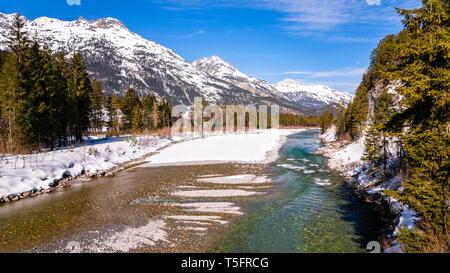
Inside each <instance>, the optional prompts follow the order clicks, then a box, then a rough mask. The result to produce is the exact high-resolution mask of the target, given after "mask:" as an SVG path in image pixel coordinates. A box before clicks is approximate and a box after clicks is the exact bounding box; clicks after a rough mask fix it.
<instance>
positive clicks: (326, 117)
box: [319, 109, 334, 134]
mask: <svg viewBox="0 0 450 273" xmlns="http://www.w3.org/2000/svg"><path fill="white" fill-rule="evenodd" d="M319 119H320V128H321V129H322V134H323V133H325V131H326V130H328V128H330V127H331V125H332V124H333V121H334V116H333V113H331V111H330V110H328V109H327V110H325V112H323V113H322V115H321V116H320V118H319Z"/></svg>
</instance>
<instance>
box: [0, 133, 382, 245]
mask: <svg viewBox="0 0 450 273" xmlns="http://www.w3.org/2000/svg"><path fill="white" fill-rule="evenodd" d="M317 135H318V132H317V131H315V130H310V131H304V132H301V133H298V134H295V135H291V136H289V137H288V138H287V141H286V143H285V144H284V145H283V147H282V148H281V150H280V158H279V159H278V160H277V161H276V162H274V163H272V164H269V165H268V166H266V165H261V164H234V163H227V164H208V165H193V166H160V167H149V166H145V165H140V166H136V167H133V168H129V169H126V170H124V171H121V172H118V173H117V175H116V176H115V177H112V178H99V179H96V180H95V181H87V180H86V181H83V180H79V181H77V182H75V183H73V184H72V185H71V186H70V187H67V188H63V189H60V190H58V191H56V192H53V193H50V194H45V195H40V196H36V197H33V198H28V199H24V200H21V201H19V202H14V203H10V204H5V205H3V206H0V252H68V251H73V250H74V249H75V250H78V251H81V252H205V251H208V252H364V251H366V250H365V246H366V244H367V243H368V242H369V241H374V240H377V236H378V231H379V230H380V223H379V222H378V218H377V216H376V215H375V214H374V213H373V212H372V211H371V210H370V209H368V208H367V207H366V205H365V204H364V203H362V202H361V201H359V200H358V199H357V198H356V197H355V196H354V193H353V192H352V191H351V190H350V189H348V188H347V187H346V186H345V182H344V181H343V180H342V178H341V177H339V176H338V175H337V174H336V173H334V172H333V171H331V170H329V169H328V168H327V166H326V159H325V158H324V157H322V156H319V155H314V154H313V152H315V151H316V150H317V149H318V148H320V147H321V146H322V143H321V141H320V140H319V139H318V138H317Z"/></svg>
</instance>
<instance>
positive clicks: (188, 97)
mask: <svg viewBox="0 0 450 273" xmlns="http://www.w3.org/2000/svg"><path fill="white" fill-rule="evenodd" d="M14 16H15V15H14V14H3V13H1V12H0V50H7V43H6V39H7V38H6V37H7V36H8V33H9V29H10V27H11V25H12V22H13V20H14ZM24 20H25V23H26V24H25V30H26V31H27V32H28V36H29V38H31V39H32V40H36V41H38V42H39V43H40V44H41V45H44V44H45V45H47V46H48V47H49V48H50V49H52V50H53V51H54V52H57V51H65V52H66V53H67V54H68V56H69V57H70V56H71V55H73V54H74V53H75V52H79V53H81V54H82V56H83V59H84V60H85V63H86V68H87V70H88V73H89V75H90V76H91V77H92V78H96V79H98V80H100V81H101V82H102V85H103V89H104V92H107V93H113V92H116V93H119V94H123V93H124V92H125V91H126V90H127V89H128V88H129V87H134V88H135V89H136V91H137V92H138V93H139V94H140V95H143V94H146V93H150V92H152V93H155V94H157V95H158V96H159V97H161V98H168V99H170V100H171V102H172V103H173V104H177V103H184V104H188V105H190V104H192V102H193V100H194V98H195V97H198V96H201V97H204V98H205V99H206V100H207V101H208V102H210V103H216V102H218V103H220V104H222V105H224V104H226V103H228V102H230V101H231V102H233V103H236V104H244V105H248V104H253V103H255V104H259V105H261V104H278V105H279V106H280V108H281V109H284V110H286V111H291V112H298V113H300V114H313V113H317V111H316V110H317V109H318V107H317V105H318V102H319V103H321V102H323V103H325V104H327V103H329V102H338V101H339V98H338V99H334V100H333V97H332V95H330V94H334V93H333V92H336V91H334V90H331V89H330V92H329V93H330V94H328V95H327V96H325V95H320V96H319V97H321V98H322V100H312V99H310V100H307V99H303V100H302V99H301V98H303V97H302V96H300V95H301V94H302V93H300V92H296V93H298V94H296V95H293V94H291V93H290V92H286V93H285V92H284V91H283V90H284V89H281V90H279V89H278V87H277V86H272V85H271V84H269V83H267V82H265V81H263V80H259V79H256V78H253V77H249V76H247V75H245V74H244V73H242V72H240V71H238V70H237V69H236V68H234V67H233V66H232V65H230V64H229V63H226V62H225V61H223V60H222V59H220V58H219V57H216V56H215V57H210V58H203V59H200V60H197V61H195V62H193V63H192V64H191V63H189V62H187V61H186V60H185V59H183V58H182V57H181V56H179V55H178V54H176V53H175V52H174V51H172V50H170V49H168V48H166V47H164V46H162V45H159V44H157V43H155V42H152V41H148V40H146V39H144V38H143V37H141V36H139V35H137V34H135V33H133V32H131V31H130V30H128V29H127V28H126V27H125V26H124V25H123V24H122V23H121V22H120V21H119V20H117V19H114V18H103V19H99V20H96V21H88V20H86V19H84V18H81V17H80V18H79V19H78V20H76V21H62V20H58V19H54V18H48V17H41V18H37V19H35V20H33V21H30V20H27V19H26V18H24ZM280 91H281V92H280ZM297 91H298V90H297ZM311 94H314V92H312V93H311ZM336 94H341V93H340V92H336ZM311 96H312V95H311ZM306 97H307V96H306ZM323 98H327V100H326V101H324V100H323ZM310 102H311V104H310Z"/></svg>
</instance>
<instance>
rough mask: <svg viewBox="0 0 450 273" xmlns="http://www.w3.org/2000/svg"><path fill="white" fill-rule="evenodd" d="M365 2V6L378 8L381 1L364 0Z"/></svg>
mask: <svg viewBox="0 0 450 273" xmlns="http://www.w3.org/2000/svg"><path fill="white" fill-rule="evenodd" d="M366 1H367V4H368V5H370V6H373V5H377V6H379V5H381V0H366Z"/></svg>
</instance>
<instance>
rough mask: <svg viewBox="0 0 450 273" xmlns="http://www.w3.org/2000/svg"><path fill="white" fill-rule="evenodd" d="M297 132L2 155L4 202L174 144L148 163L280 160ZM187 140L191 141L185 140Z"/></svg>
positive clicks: (143, 140) (156, 139)
mask: <svg viewBox="0 0 450 273" xmlns="http://www.w3.org/2000/svg"><path fill="white" fill-rule="evenodd" d="M299 131H301V129H296V130H265V131H255V132H246V133H232V134H221V135H214V134H213V133H210V134H207V135H204V136H203V137H201V136H199V135H197V134H193V133H191V134H183V135H180V136H171V137H160V136H156V135H148V136H123V137H117V138H111V139H91V140H89V141H88V142H87V144H86V145H84V146H78V147H67V148H64V149H60V150H56V151H48V152H40V153H35V154H27V155H6V156H2V157H0V200H1V201H0V202H8V201H16V200H19V199H23V198H25V197H27V196H30V195H36V194H39V193H45V192H48V191H51V190H52V189H54V188H56V187H62V186H63V185H64V183H65V182H67V181H70V180H71V179H73V178H75V177H79V176H85V177H86V178H88V179H89V178H94V177H96V176H103V175H106V176H112V175H113V173H112V172H111V171H112V170H115V169H117V168H118V167H121V166H123V164H126V163H129V162H132V161H134V160H138V159H143V158H145V157H146V156H148V155H149V154H152V153H155V152H157V151H158V150H160V149H162V148H165V147H167V146H169V145H170V144H173V143H176V142H181V143H177V144H176V145H172V146H170V147H168V148H167V149H165V150H163V151H162V152H161V153H160V154H158V155H155V156H154V157H151V158H150V159H149V160H148V161H150V162H149V164H151V165H152V164H153V165H154V164H173V163H176V162H184V163H186V162H192V161H198V162H203V163H205V161H206V162H210V163H213V162H252V163H265V162H268V161H271V160H274V159H276V155H277V151H278V148H279V147H280V146H281V144H282V142H283V138H284V137H285V136H286V135H289V134H293V133H295V132H299ZM185 140H191V141H188V142H183V141H185Z"/></svg>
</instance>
